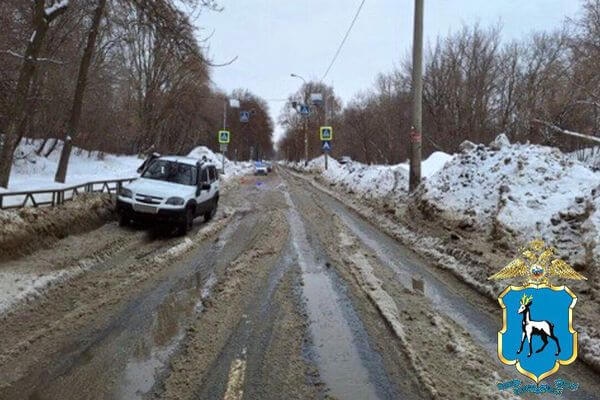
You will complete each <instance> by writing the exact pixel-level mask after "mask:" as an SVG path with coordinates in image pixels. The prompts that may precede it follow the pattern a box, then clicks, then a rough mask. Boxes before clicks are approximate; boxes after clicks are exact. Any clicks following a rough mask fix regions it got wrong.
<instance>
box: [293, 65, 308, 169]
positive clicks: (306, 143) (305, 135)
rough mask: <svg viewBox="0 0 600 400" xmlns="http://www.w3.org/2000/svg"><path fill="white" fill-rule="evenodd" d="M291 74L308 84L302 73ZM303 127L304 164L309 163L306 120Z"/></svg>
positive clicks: (305, 101) (305, 102) (305, 100)
mask: <svg viewBox="0 0 600 400" xmlns="http://www.w3.org/2000/svg"><path fill="white" fill-rule="evenodd" d="M290 76H291V77H292V78H298V79H302V82H304V85H305V86H306V85H307V83H306V79H304V78H303V77H301V76H300V75H297V74H294V73H291V74H290ZM306 104H307V99H306V88H304V105H306ZM302 129H303V130H304V165H305V166H306V165H308V132H306V131H307V129H306V121H304V124H303V125H302Z"/></svg>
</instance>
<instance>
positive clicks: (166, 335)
mask: <svg viewBox="0 0 600 400" xmlns="http://www.w3.org/2000/svg"><path fill="white" fill-rule="evenodd" d="M199 275H200V274H199V273H197V274H196V279H195V282H194V281H192V282H194V284H193V287H192V288H187V289H184V290H182V291H179V292H177V293H173V294H171V295H170V296H169V297H168V298H167V299H165V301H164V302H163V303H162V304H161V305H160V306H159V308H158V310H157V311H156V312H155V313H154V314H153V320H152V323H151V324H152V328H151V329H149V330H146V331H145V332H147V333H146V334H142V335H141V336H140V337H139V340H138V341H137V343H135V344H134V354H133V355H132V357H131V358H130V359H129V360H128V361H127V365H126V367H125V371H124V374H123V377H122V381H121V382H120V384H119V385H118V390H117V394H116V396H115V397H116V398H117V399H123V400H135V399H140V400H142V399H143V398H145V395H146V394H148V393H149V392H150V391H151V390H152V388H153V387H154V385H155V384H156V380H157V377H158V376H159V375H160V373H161V372H162V371H164V370H166V369H167V368H168V363H169V359H170V358H171V356H172V355H173V354H174V352H175V351H176V350H177V349H178V348H179V345H180V344H181V341H182V340H183V339H184V337H185V326H184V325H185V324H182V322H184V321H185V320H187V319H189V318H193V316H194V315H195V314H199V313H201V312H202V311H203V310H204V306H203V304H202V301H203V300H205V299H207V298H208V297H209V296H210V294H211V291H212V288H213V286H214V285H215V284H216V282H217V278H216V276H215V275H214V273H211V274H210V275H209V277H208V279H207V280H206V282H205V283H204V284H203V285H200V284H199V283H200V276H199ZM198 294H199V295H200V296H198Z"/></svg>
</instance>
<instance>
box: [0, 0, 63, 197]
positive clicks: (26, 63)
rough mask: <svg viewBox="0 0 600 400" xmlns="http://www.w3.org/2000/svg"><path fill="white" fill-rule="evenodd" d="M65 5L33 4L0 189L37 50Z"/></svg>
mask: <svg viewBox="0 0 600 400" xmlns="http://www.w3.org/2000/svg"><path fill="white" fill-rule="evenodd" d="M68 4H69V1H68V0H55V1H53V2H51V4H46V1H45V0H35V1H34V4H33V7H34V12H33V26H34V30H33V33H32V34H31V37H30V39H29V42H28V43H27V48H26V50H25V54H24V55H23V63H22V66H21V71H20V73H19V79H18V82H17V88H16V91H15V97H14V104H13V106H12V109H11V111H10V113H9V116H8V126H7V129H6V133H5V135H4V140H3V143H2V149H1V150H0V186H2V187H8V181H9V178H10V170H11V166H12V157H13V153H14V150H15V146H16V144H17V141H18V130H19V126H20V124H21V123H22V121H23V119H24V118H25V115H26V112H27V109H26V104H27V101H26V100H27V95H28V93H29V87H30V85H31V79H32V77H33V74H34V72H35V69H36V65H37V63H38V59H37V58H38V54H39V51H40V48H41V46H42V43H43V42H44V39H45V37H46V33H47V31H48V27H49V25H50V23H51V22H52V21H53V20H55V19H56V18H57V17H58V16H59V15H61V14H62V13H64V12H65V11H66V9H67V6H68Z"/></svg>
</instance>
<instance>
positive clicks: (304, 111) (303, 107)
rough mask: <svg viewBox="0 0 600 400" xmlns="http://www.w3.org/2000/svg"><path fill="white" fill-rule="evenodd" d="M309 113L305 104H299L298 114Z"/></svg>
mask: <svg viewBox="0 0 600 400" xmlns="http://www.w3.org/2000/svg"><path fill="white" fill-rule="evenodd" d="M309 113H310V108H308V106H307V105H306V104H300V114H302V115H308V114H309Z"/></svg>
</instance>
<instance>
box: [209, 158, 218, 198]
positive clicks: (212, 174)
mask: <svg viewBox="0 0 600 400" xmlns="http://www.w3.org/2000/svg"><path fill="white" fill-rule="evenodd" d="M208 177H209V179H210V198H211V199H212V198H213V197H214V196H216V195H217V193H218V192H219V172H218V171H217V167H215V166H214V165H211V166H209V167H208Z"/></svg>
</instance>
